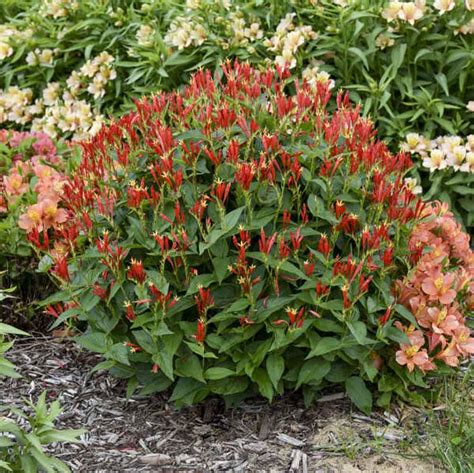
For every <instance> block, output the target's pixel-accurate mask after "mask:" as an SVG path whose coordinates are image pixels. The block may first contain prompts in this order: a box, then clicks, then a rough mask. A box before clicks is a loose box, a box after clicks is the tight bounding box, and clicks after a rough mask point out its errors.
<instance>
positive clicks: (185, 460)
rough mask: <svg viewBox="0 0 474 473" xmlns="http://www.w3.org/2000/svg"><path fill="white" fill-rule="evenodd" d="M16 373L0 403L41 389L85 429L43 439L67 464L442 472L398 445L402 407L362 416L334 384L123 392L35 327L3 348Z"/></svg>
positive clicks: (88, 357)
mask: <svg viewBox="0 0 474 473" xmlns="http://www.w3.org/2000/svg"><path fill="white" fill-rule="evenodd" d="M8 358H9V359H10V360H11V361H13V362H14V363H15V364H16V365H17V367H18V371H19V372H20V373H21V374H22V375H23V378H21V379H12V380H10V379H8V380H6V381H3V382H2V383H1V384H0V404H3V405H5V404H7V405H14V406H20V405H21V404H22V402H21V397H24V398H27V399H31V400H34V401H35V400H36V399H37V398H38V396H39V394H40V393H41V392H42V391H43V390H45V389H46V390H48V398H49V399H50V400H53V399H59V400H60V402H61V405H62V407H63V413H62V414H61V416H60V417H59V420H58V424H57V427H58V428H80V427H84V428H86V429H87V433H86V434H84V435H82V437H81V443H78V444H56V445H54V446H52V447H50V448H49V452H50V453H54V454H55V455H56V456H57V457H58V458H60V459H61V460H63V461H65V462H66V463H67V464H68V465H69V466H70V468H71V469H72V471H75V472H81V473H82V472H115V471H117V472H148V471H150V472H151V471H199V472H200V471H206V472H207V471H269V472H280V471H281V472H283V471H290V472H296V471H298V472H299V471H301V472H327V473H330V472H334V473H336V472H337V473H339V472H341V473H356V472H373V473H375V472H377V473H379V472H383V473H402V472H403V473H405V472H406V473H429V472H440V471H444V470H443V469H442V468H440V467H439V466H436V465H434V464H432V463H430V461H429V459H423V460H421V459H419V458H407V457H404V456H403V454H402V452H403V451H405V450H406V448H402V445H403V444H404V442H405V443H406V438H405V434H404V430H403V423H404V422H405V420H404V419H406V418H407V413H406V412H403V413H402V412H400V411H397V410H394V411H393V412H390V413H388V412H376V413H374V414H373V415H372V416H371V417H366V416H364V415H362V414H360V413H359V412H358V411H356V410H355V409H354V408H353V407H352V406H351V404H350V402H349V401H348V400H347V399H346V398H344V395H343V394H342V393H330V394H328V395H326V396H323V397H322V398H321V399H319V401H318V402H316V404H315V405H314V406H313V407H311V408H309V409H306V408H305V407H304V405H303V402H302V399H301V396H300V395H299V394H298V393H294V394H290V395H287V396H284V397H282V398H280V399H277V400H276V401H275V402H274V403H273V404H272V405H268V404H267V403H266V402H265V401H264V400H262V399H255V400H252V401H247V402H246V403H243V404H242V405H241V406H240V407H239V408H235V409H228V410H225V409H224V407H223V405H222V404H221V403H220V402H219V401H218V400H210V401H209V402H206V403H204V404H203V405H199V406H194V407H190V408H184V409H181V410H176V409H175V408H174V407H173V405H171V404H169V403H168V402H167V397H168V395H167V394H166V393H165V394H163V395H155V396H152V397H148V398H143V397H137V396H134V397H132V398H131V399H130V400H127V399H125V386H124V383H123V382H122V381H120V380H117V379H115V378H113V377H111V376H110V375H108V374H107V373H104V372H98V373H94V374H91V369H92V367H93V366H94V365H95V364H97V362H98V361H100V358H98V357H97V356H95V355H93V354H90V353H86V352H84V351H81V349H80V348H78V347H77V346H76V345H75V344H74V342H73V340H71V339H64V340H61V339H57V338H53V337H46V336H44V335H38V336H36V337H32V338H28V339H23V340H19V341H18V342H17V343H16V344H15V346H14V348H13V349H12V350H11V351H10V352H9V353H8Z"/></svg>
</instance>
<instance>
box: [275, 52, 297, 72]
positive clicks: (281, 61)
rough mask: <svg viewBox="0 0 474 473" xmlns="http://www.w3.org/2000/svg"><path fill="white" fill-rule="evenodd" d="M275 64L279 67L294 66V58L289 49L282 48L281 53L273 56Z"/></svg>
mask: <svg viewBox="0 0 474 473" xmlns="http://www.w3.org/2000/svg"><path fill="white" fill-rule="evenodd" d="M275 64H276V65H277V66H279V67H281V68H284V67H288V68H290V69H293V68H294V67H295V66H296V58H295V57H294V56H293V53H292V52H291V51H290V50H288V49H284V50H283V51H282V52H281V55H279V56H277V57H276V58H275Z"/></svg>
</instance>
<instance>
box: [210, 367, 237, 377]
mask: <svg viewBox="0 0 474 473" xmlns="http://www.w3.org/2000/svg"><path fill="white" fill-rule="evenodd" d="M229 376H235V371H232V370H230V369H228V368H220V367H215V368H209V369H207V370H206V371H205V372H204V377H205V378H206V379H212V380H215V379H224V378H228V377H229Z"/></svg>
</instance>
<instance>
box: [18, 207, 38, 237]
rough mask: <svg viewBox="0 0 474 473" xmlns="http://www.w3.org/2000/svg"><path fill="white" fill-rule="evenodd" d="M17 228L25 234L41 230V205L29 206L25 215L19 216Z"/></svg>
mask: <svg viewBox="0 0 474 473" xmlns="http://www.w3.org/2000/svg"><path fill="white" fill-rule="evenodd" d="M18 226H19V227H20V228H21V229H23V230H25V231H26V232H27V233H30V232H31V231H33V230H38V231H41V230H43V203H42V202H40V203H38V204H33V205H30V206H29V207H28V210H27V211H26V213H24V214H22V215H20V218H19V220H18Z"/></svg>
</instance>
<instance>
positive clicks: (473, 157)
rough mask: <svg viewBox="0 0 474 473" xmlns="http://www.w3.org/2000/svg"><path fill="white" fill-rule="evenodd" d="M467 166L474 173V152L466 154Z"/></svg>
mask: <svg viewBox="0 0 474 473" xmlns="http://www.w3.org/2000/svg"><path fill="white" fill-rule="evenodd" d="M466 165H467V168H468V170H469V171H470V172H474V152H473V151H469V152H468V153H466Z"/></svg>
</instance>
